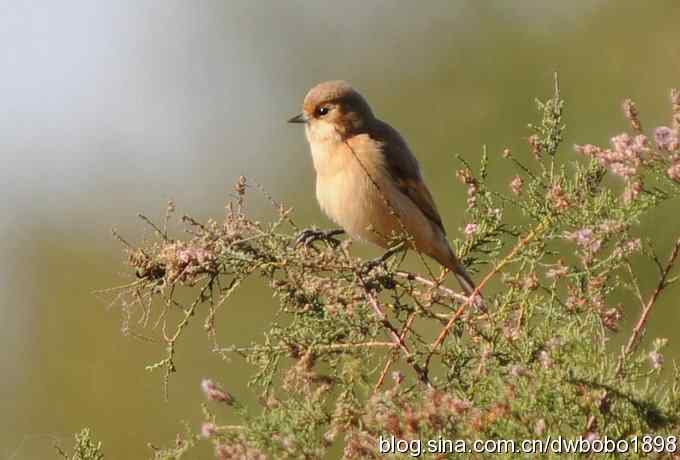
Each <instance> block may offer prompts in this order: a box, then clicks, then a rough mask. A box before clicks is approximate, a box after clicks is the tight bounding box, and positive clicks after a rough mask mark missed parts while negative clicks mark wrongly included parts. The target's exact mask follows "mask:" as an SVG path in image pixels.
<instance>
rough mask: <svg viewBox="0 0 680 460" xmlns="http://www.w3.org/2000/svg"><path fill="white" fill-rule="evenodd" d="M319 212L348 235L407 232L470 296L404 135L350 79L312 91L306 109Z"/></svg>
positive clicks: (378, 239) (379, 239)
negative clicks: (381, 116)
mask: <svg viewBox="0 0 680 460" xmlns="http://www.w3.org/2000/svg"><path fill="white" fill-rule="evenodd" d="M289 122H290V123H304V124H305V131H306V134H307V140H308V141H309V146H310V148H311V151H312V158H313V160H314V169H316V198H317V200H318V201H319V205H320V206H321V209H322V210H323V211H324V212H325V213H326V214H327V215H328V216H329V217H330V218H331V219H332V220H333V221H335V222H336V223H337V224H338V225H340V226H341V227H342V228H343V229H344V230H345V231H346V232H347V233H348V234H349V235H350V236H352V237H353V238H356V239H360V240H365V241H370V242H372V243H374V244H376V245H378V246H380V247H382V248H386V249H389V244H390V241H391V236H392V235H394V234H403V233H404V231H406V232H407V233H408V234H409V236H411V237H412V241H413V245H414V246H415V249H416V250H417V251H420V252H422V253H424V254H427V255H428V256H430V257H432V258H433V259H435V260H436V261H437V262H439V263H440V264H442V265H443V266H445V267H447V268H448V269H449V270H451V271H452V272H453V273H454V274H455V276H456V278H457V279H458V281H459V283H460V285H461V287H462V288H463V290H464V291H465V292H466V293H467V295H468V296H469V295H471V294H472V292H473V291H474V290H475V284H474V282H473V281H472V279H471V278H470V276H469V275H468V274H467V272H466V271H465V269H464V268H463V266H462V265H461V264H460V262H459V261H458V259H457V258H456V256H455V255H454V253H453V251H452V249H451V246H450V245H449V242H448V240H447V239H446V231H445V230H444V225H443V224H442V219H441V217H440V216H439V212H437V207H436V206H435V204H434V201H433V199H432V195H431V194H430V191H429V190H428V188H427V186H426V185H425V182H424V181H423V177H422V175H421V173H420V167H419V166H418V161H417V160H416V158H415V157H414V156H413V154H412V153H411V150H410V149H409V147H408V145H407V144H406V142H405V141H404V139H403V138H402V137H401V135H400V134H399V133H398V132H397V130H395V129H394V128H392V127H391V126H390V125H388V124H387V123H385V122H384V121H381V120H380V119H378V118H376V116H375V115H374V114H373V110H371V107H370V106H369V105H368V102H366V99H364V97H363V96H362V95H361V94H359V92H357V91H356V90H354V89H353V88H352V87H351V86H350V85H349V84H348V83H346V82H344V81H328V82H324V83H320V84H318V85H317V86H315V87H314V88H312V89H311V90H310V91H309V92H308V93H307V96H306V97H305V100H304V104H303V111H302V113H301V114H300V115H297V116H295V117H293V118H291V119H290V120H289Z"/></svg>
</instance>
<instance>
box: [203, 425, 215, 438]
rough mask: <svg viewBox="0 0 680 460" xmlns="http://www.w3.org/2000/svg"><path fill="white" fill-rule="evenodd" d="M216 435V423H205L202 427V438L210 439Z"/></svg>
mask: <svg viewBox="0 0 680 460" xmlns="http://www.w3.org/2000/svg"><path fill="white" fill-rule="evenodd" d="M215 433H217V427H216V426H215V424H214V423H209V422H205V423H203V425H201V436H202V437H204V438H210V437H212V436H213V435H214V434H215Z"/></svg>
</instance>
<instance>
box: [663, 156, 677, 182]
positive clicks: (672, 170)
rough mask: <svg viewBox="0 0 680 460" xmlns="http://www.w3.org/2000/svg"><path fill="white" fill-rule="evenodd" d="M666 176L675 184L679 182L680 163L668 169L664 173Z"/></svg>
mask: <svg viewBox="0 0 680 460" xmlns="http://www.w3.org/2000/svg"><path fill="white" fill-rule="evenodd" d="M666 173H667V174H668V177H670V178H671V179H673V180H674V181H676V182H680V161H679V162H677V163H675V164H674V165H673V166H671V167H670V168H668V171H666Z"/></svg>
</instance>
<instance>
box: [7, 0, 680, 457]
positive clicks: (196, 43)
mask: <svg viewBox="0 0 680 460" xmlns="http://www.w3.org/2000/svg"><path fill="white" fill-rule="evenodd" d="M678 24H680V4H679V3H678V2H677V0H657V1H654V2H639V1H628V0H620V1H605V0H579V1H571V2H556V1H555V2H545V1H540V0H521V1H513V2H508V1H502V0H496V1H484V2H479V1H474V0H469V1H429V2H408V1H393V0H374V1H359V0H355V1H343V2H328V1H320V2H310V1H302V0H300V1H287V2H274V1H269V2H265V1H257V2H254V1H224V0H221V1H218V0H215V1H208V0H205V1H201V2H191V1H177V0H163V1H161V0H156V1H152V0H145V1H132V0H120V1H116V2H103V1H94V2H92V1H82V0H81V1H63V2H58V3H57V2H50V1H46V0H42V1H25V2H15V1H10V0H4V1H0V43H1V44H2V45H1V46H0V69H2V70H1V71H0V101H1V104H2V110H0V161H1V162H2V166H1V167H0V196H2V199H1V200H0V216H1V217H0V257H2V260H3V261H4V262H5V263H3V264H0V321H1V323H0V324H2V325H3V328H2V329H3V332H2V334H0V372H2V374H3V378H2V379H0V425H2V426H3V427H8V428H4V429H3V430H0V460H2V459H5V458H8V459H9V458H11V459H13V460H15V459H24V458H48V457H49V456H50V455H52V450H51V447H50V446H51V444H52V439H53V438H54V437H55V436H56V437H57V438H59V439H60V440H61V442H62V444H68V443H69V436H70V434H69V433H71V432H73V431H76V430H77V429H79V428H80V427H81V426H84V425H91V426H93V427H94V428H95V429H97V432H98V433H100V434H101V437H102V438H103V439H104V440H105V444H106V446H107V447H108V449H107V452H109V454H110V458H142V457H144V456H146V454H147V451H146V447H145V445H146V442H148V441H153V442H154V443H156V444H161V445H162V444H163V443H165V444H167V443H168V442H170V441H171V439H172V437H173V435H172V433H175V432H177V431H182V430H183V428H182V425H181V420H183V418H184V417H189V418H190V419H191V420H192V422H191V423H193V422H194V421H196V420H200V411H199V410H197V409H198V402H199V401H200V394H199V392H198V391H197V389H198V381H199V379H200V377H201V375H202V374H201V372H208V371H210V372H221V373H222V374H221V378H222V380H223V381H226V382H227V383H230V385H231V388H234V387H236V388H243V389H244V390H243V391H245V387H244V382H245V379H244V377H243V376H236V375H233V376H231V377H230V375H232V374H231V372H232V371H233V369H238V370H239V372H245V371H247V368H246V367H244V366H243V365H240V367H229V366H225V365H224V364H223V363H219V362H218V363H217V364H215V363H208V362H203V361H201V362H200V363H192V366H188V367H189V368H190V369H188V370H187V374H185V375H186V376H185V377H178V379H179V381H180V382H183V383H180V384H179V385H178V387H179V388H178V389H177V391H176V393H175V395H174V396H175V400H171V403H173V404H174V405H168V404H165V403H163V402H162V401H161V399H162V398H161V396H160V394H159V392H158V376H156V375H149V374H147V373H145V372H144V370H143V365H144V364H146V363H148V362H150V361H151V360H153V359H154V358H157V357H159V356H160V350H159V349H158V348H149V347H148V346H147V345H143V344H140V343H138V342H132V341H131V340H130V339H129V338H124V337H122V336H121V335H120V333H119V331H118V329H119V326H120V322H119V314H118V311H117V310H115V309H112V308H107V302H106V301H102V300H101V299H99V298H97V297H96V296H94V295H92V291H93V290H95V289H98V288H104V287H110V286H113V285H116V284H122V283H124V282H125V281H126V280H127V279H128V278H127V277H129V273H125V268H124V266H123V264H122V260H123V256H122V255H121V253H120V248H119V246H118V245H117V243H116V242H115V241H114V240H113V238H111V236H110V229H111V228H112V227H117V228H119V229H121V231H124V232H126V234H127V235H129V236H130V239H131V240H133V241H139V240H140V239H141V238H142V237H143V232H142V229H141V228H142V227H141V226H140V225H139V224H138V222H137V221H136V219H135V215H136V213H137V212H139V211H144V212H146V213H148V214H149V215H151V216H154V217H155V216H158V215H160V214H161V213H162V212H163V210H164V206H165V202H166V200H167V199H169V198H172V199H174V200H175V201H176V202H177V204H178V207H179V208H180V210H181V211H182V212H187V211H190V212H193V213H194V214H198V215H213V216H218V217H219V216H220V215H221V213H222V209H223V205H224V203H225V202H226V200H227V193H228V192H229V191H230V189H231V185H232V184H233V182H234V180H235V179H236V177H238V175H240V174H245V175H246V176H248V177H249V178H251V179H254V180H257V181H258V182H260V183H261V184H263V186H264V187H265V188H266V189H267V190H268V191H269V192H270V193H271V194H272V195H274V196H275V197H277V198H280V199H283V200H284V201H286V202H287V203H288V204H289V205H292V206H294V207H295V208H296V210H297V211H298V212H299V214H298V215H299V216H301V217H300V220H301V222H302V223H304V224H312V223H314V224H317V225H320V226H325V225H328V221H327V220H325V218H324V217H323V216H322V215H321V213H320V212H319V211H318V209H317V207H316V204H315V202H314V201H313V200H312V199H311V198H310V197H311V196H313V175H312V167H311V160H310V158H309V155H308V153H307V146H306V143H305V142H304V138H303V133H302V132H301V129H299V126H290V125H287V124H286V123H285V120H286V119H288V118H289V117H290V116H291V115H294V114H296V113H297V112H299V110H300V105H301V101H302V98H303V96H304V94H305V92H306V91H307V89H308V88H309V87H311V86H313V85H314V84H316V83H317V82H319V81H322V80H326V79H339V78H342V79H347V80H349V81H350V82H351V83H353V84H354V85H355V86H356V87H357V88H359V89H360V90H361V91H362V92H363V93H364V94H365V95H366V96H367V98H368V99H369V101H371V103H372V105H373V106H374V108H375V110H376V112H377V113H378V114H379V115H380V116H381V117H383V118H384V119H386V120H388V121H390V122H391V123H392V124H393V125H394V126H396V127H397V128H398V129H400V130H401V132H402V133H403V134H404V135H405V136H406V138H407V139H408V140H409V143H410V144H411V146H412V147H413V149H414V151H415V152H416V154H417V156H418V157H419V158H420V160H421V163H422V166H423V169H424V172H425V175H426V177H427V178H428V181H429V183H430V185H431V187H432V189H433V192H434V195H435V197H436V198H437V201H438V202H439V207H440V208H441V210H442V214H443V216H444V220H445V221H446V222H447V225H448V227H449V228H450V229H451V230H450V231H451V232H457V231H458V228H459V226H460V225H461V224H462V222H463V219H464V216H463V215H462V214H461V213H460V212H458V211H457V210H458V209H460V208H461V206H462V204H461V203H463V201H464V190H463V188H462V187H461V186H460V185H458V184H456V183H455V181H454V179H453V171H454V170H455V169H456V167H457V164H456V163H455V161H454V159H453V155H454V154H455V153H460V154H462V155H463V156H465V157H466V158H469V159H474V158H475V157H476V156H477V155H478V154H479V151H480V148H481V145H482V144H485V143H486V144H488V146H489V149H490V151H491V152H500V151H501V150H502V148H503V147H505V146H511V147H513V148H515V149H516V150H521V149H523V148H524V147H523V146H524V142H525V139H526V136H527V131H526V123H527V122H529V121H531V120H532V118H531V117H532V116H533V113H532V110H533V98H534V97H536V96H541V97H543V96H546V95H548V94H549V92H550V90H551V84H552V82H551V78H552V73H553V72H554V71H556V70H557V71H559V72H560V78H561V82H562V87H563V91H564V94H565V95H566V97H567V100H568V105H567V123H568V125H569V131H568V135H569V138H568V139H567V141H568V142H570V143H574V142H579V143H584V142H593V143H597V142H599V143H605V142H606V141H607V139H608V138H609V137H610V136H611V135H613V134H616V133H617V132H618V130H623V129H625V128H626V125H625V123H624V120H623V119H622V116H621V114H620V102H621V100H622V99H623V98H624V97H628V96H630V97H633V98H634V99H635V100H636V101H637V102H638V106H639V108H640V110H641V112H642V114H643V122H644V123H646V125H647V126H656V125H658V124H662V123H664V122H666V120H667V119H668V110H669V105H668V90H669V88H670V87H672V86H680V32H679V30H680V29H679V28H678ZM565 151H567V152H569V149H568V148H567V149H565ZM503 174H507V173H506V172H501V174H500V176H499V177H500V179H502V180H505V178H506V176H504V175H503ZM498 186H499V187H504V186H505V184H504V183H503V182H500V181H499V184H498ZM663 212H667V215H663V213H662V214H661V217H663V218H665V219H666V220H665V222H667V225H665V226H664V228H662V229H660V230H659V231H660V232H661V236H660V240H661V241H663V239H662V236H666V235H667V236H668V237H669V238H670V236H671V235H673V234H676V235H677V233H678V232H677V230H678V228H679V226H680V220H679V219H678V218H677V216H675V214H674V213H673V212H671V211H663ZM672 218H674V220H673V219H672ZM669 238H667V239H669ZM256 291H257V289H255V288H254V287H253V288H252V289H251V291H250V293H246V294H244V297H243V299H244V301H247V302H249V303H250V304H254V305H255V306H254V307H249V308H250V310H251V311H250V312H245V313H244V312H241V313H239V312H238V311H236V312H235V313H234V315H236V318H238V319H239V322H237V323H238V324H240V325H243V324H246V325H247V326H246V327H245V329H246V330H247V331H246V332H244V333H243V334H244V335H243V336H237V337H236V340H239V341H246V340H250V339H252V338H257V337H259V335H258V334H261V333H262V330H263V327H262V325H261V322H260V321H264V320H265V319H264V318H266V317H267V316H266V312H271V310H272V308H273V307H272V305H271V300H267V296H266V295H265V296H263V295H262V294H261V293H260V294H257V292H256ZM258 295H259V296H258ZM258 307H259V308H260V309H258ZM234 308H236V307H234ZM238 315H241V316H238ZM676 316H677V315H676ZM668 318H670V317H668ZM673 318H675V316H673ZM669 327H670V326H666V329H663V328H664V326H663V325H659V326H658V328H659V329H658V330H659V331H661V332H662V333H663V332H666V333H668V332H670V329H669ZM232 332H233V331H232ZM234 333H235V332H234ZM195 341H196V343H197V344H198V345H196V347H195V351H196V353H204V354H205V350H206V343H205V340H204V339H203V338H202V337H201V336H200V335H198V336H197V337H196V339H195ZM145 347H146V348H145ZM140 350H144V351H140ZM191 350H194V348H192V349H191ZM676 350H678V351H680V348H676ZM679 355H680V353H679ZM185 358H186V359H187V360H189V361H191V359H192V358H191V355H189V354H187V355H186V356H185ZM201 359H205V358H201ZM180 363H181V364H185V363H186V362H185V363H182V362H181V361H180ZM181 364H180V367H181ZM180 374H181V372H180ZM182 378H184V379H185V380H182ZM230 379H233V382H232V381H231V380H230ZM184 384H186V387H184V386H183V385H184ZM192 385H194V386H192ZM239 385H240V386H239ZM178 400H179V401H180V402H177V401H178ZM192 417H193V418H192ZM153 436H155V437H156V438H154V439H151V438H152V437H153Z"/></svg>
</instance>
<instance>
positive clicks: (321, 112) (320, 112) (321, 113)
mask: <svg viewBox="0 0 680 460" xmlns="http://www.w3.org/2000/svg"><path fill="white" fill-rule="evenodd" d="M316 113H317V115H319V116H320V117H323V116H324V115H327V114H328V107H319V108H318V109H317V111H316Z"/></svg>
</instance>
